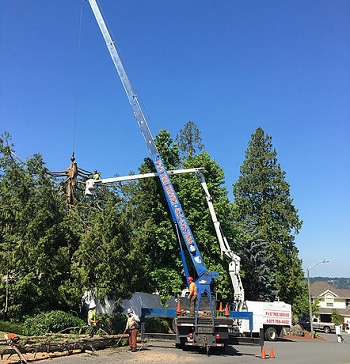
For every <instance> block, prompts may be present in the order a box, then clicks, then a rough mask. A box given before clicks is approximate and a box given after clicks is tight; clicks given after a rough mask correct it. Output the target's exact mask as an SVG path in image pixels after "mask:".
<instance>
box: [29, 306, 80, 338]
mask: <svg viewBox="0 0 350 364" xmlns="http://www.w3.org/2000/svg"><path fill="white" fill-rule="evenodd" d="M85 325H86V322H85V321H83V320H81V319H79V318H78V317H75V316H73V315H72V314H70V313H67V312H63V311H49V312H42V313H39V314H38V315H36V316H33V317H28V318H27V319H26V320H25V321H24V325H23V326H24V330H23V331H24V334H25V335H35V336H37V335H44V334H46V333H55V332H60V331H62V330H64V329H67V328H69V327H82V326H85Z"/></svg>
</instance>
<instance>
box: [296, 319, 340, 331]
mask: <svg viewBox="0 0 350 364" xmlns="http://www.w3.org/2000/svg"><path fill="white" fill-rule="evenodd" d="M299 324H300V325H301V326H302V327H303V328H304V329H305V330H308V331H310V330H311V325H310V320H305V321H300V322H299ZM312 326H313V329H314V330H317V331H323V332H324V333H326V334H329V333H330V332H332V331H335V324H333V323H332V322H322V321H321V320H320V319H319V318H318V317H314V318H313V321H312Z"/></svg>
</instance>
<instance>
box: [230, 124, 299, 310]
mask: <svg viewBox="0 0 350 364" xmlns="http://www.w3.org/2000/svg"><path fill="white" fill-rule="evenodd" d="M240 170H241V175H240V176H239V179H238V181H237V182H236V183H235V184H234V185H233V194H234V203H235V219H236V221H237V222H238V223H242V222H244V221H245V220H246V219H247V218H250V219H253V220H254V221H255V222H256V229H257V232H258V233H259V237H260V238H261V239H263V241H266V242H267V243H268V245H269V248H270V250H271V258H270V259H269V273H268V272H267V273H266V274H270V275H271V276H274V277H275V282H274V289H275V290H276V291H278V295H279V297H280V298H281V299H284V300H285V301H287V302H288V303H293V300H294V299H295V297H297V296H298V295H300V293H301V290H302V283H301V282H302V280H303V272H302V267H301V260H300V259H299V257H298V249H297V247H296V246H295V242H294V240H295V235H296V234H298V232H299V230H300V228H301V226H302V221H301V220H300V219H299V216H298V210H297V209H296V208H295V207H294V205H293V199H292V198H291V197H290V186H289V184H288V182H286V180H285V172H284V171H283V170H282V169H281V166H280V164H279V163H278V161H277V153H276V150H275V149H273V146H272V138H271V137H270V136H269V135H267V134H265V132H264V131H263V129H262V128H260V127H259V128H257V129H256V131H255V133H254V134H253V135H252V137H251V140H250V141H249V146H248V149H247V151H246V154H245V160H244V162H243V165H242V166H241V169H240ZM242 266H243V269H246V270H248V269H249V268H248V267H247V266H246V265H245V262H242ZM249 274H251V275H254V274H256V273H255V272H249Z"/></svg>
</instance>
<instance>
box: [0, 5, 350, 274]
mask: <svg viewBox="0 0 350 364" xmlns="http://www.w3.org/2000/svg"><path fill="white" fill-rule="evenodd" d="M99 4H100V6H101V8H102V12H103V14H104V16H105V19H106V22H107V23H108V26H109V28H110V30H111V32H112V35H113V38H114V40H115V42H116V45H117V48H118V51H119V52H120V55H121V58H122V60H123V62H124V66H125V68H126V71H127V73H128V75H129V78H130V80H131V84H132V86H133V88H134V90H135V92H136V93H137V95H138V97H139V100H140V102H141V105H142V108H143V111H144V113H145V115H146V118H147V121H148V123H149V125H150V128H151V130H152V133H153V135H155V134H157V133H158V132H159V131H160V130H161V129H167V130H169V131H170V133H171V135H172V137H173V138H175V136H176V134H177V133H178V132H179V130H180V128H183V126H184V125H185V123H186V122H187V121H188V120H192V121H193V122H195V123H196V125H197V126H198V128H199V129H200V131H201V133H202V139H203V142H204V144H205V147H206V150H207V151H208V153H209V154H210V155H211V157H212V158H214V159H215V160H216V161H217V162H218V163H219V165H220V166H221V167H222V168H223V169H224V171H225V183H226V186H227V188H228V190H229V192H230V197H231V198H233V197H232V184H233V183H235V182H236V181H237V178H238V176H239V168H240V166H241V164H242V163H243V160H244V157H245V151H246V149H247V146H248V142H249V140H250V137H251V134H252V133H254V132H255V130H256V128H257V127H259V126H260V127H262V128H263V129H264V131H265V132H266V133H267V134H269V135H270V136H272V142H273V146H274V147H275V148H276V150H277V157H278V161H279V163H280V164H281V167H282V169H283V170H284V171H285V172H286V180H287V182H289V184H290V185H291V197H292V198H293V199H294V205H295V207H296V208H297V209H298V210H299V215H300V218H301V219H302V220H303V221H304V225H303V228H302V230H301V232H300V234H299V235H298V236H297V237H296V245H297V247H298V249H299V252H300V253H299V256H300V258H301V259H302V260H303V268H304V269H305V270H306V268H307V267H310V266H311V265H313V264H314V263H316V262H318V261H320V260H323V259H329V260H330V262H329V263H328V264H320V265H317V266H316V267H315V268H313V269H312V270H311V276H319V275H320V276H333V277H334V276H337V277H350V238H349V236H350V192H349V179H350V163H349V162H350V143H349V136H350V126H349V125H350V124H349V121H350V106H349V105H350V98H349V96H350V67H349V66H350V2H349V1H347V0H329V1H325V0H317V1H316V0H310V1H299V0H293V1H289V0H285V1H280V0H266V1H263V0H261V1H258V0H248V1H235V0H220V1H219V0H217V1H214V0H210V1H209V0H177V1H174V0H169V1H164V0H128V1H118V0H113V1H112V0H100V1H99ZM81 8H82V26H81V41H80V42H79V41H78V39H79V33H80V32H79V29H80V26H79V18H80V12H81ZM0 42H1V43H0V45H1V57H0V81H1V82H0V131H1V133H2V132H3V131H4V130H6V131H8V132H10V134H11V135H12V138H13V142H14V143H15V149H16V152H17V154H18V156H19V157H20V158H23V159H25V158H27V157H28V156H31V155H33V154H34V153H37V152H39V153H41V154H42V155H43V157H44V160H45V161H46V163H47V166H48V168H50V169H51V170H54V171H59V170H64V169H66V168H67V167H68V165H69V162H70V157H71V154H72V151H73V150H74V152H75V156H76V161H77V162H78V165H79V166H81V167H82V168H84V169H88V170H91V171H92V170H94V169H98V170H100V171H101V172H102V176H103V177H105V178H107V177H112V176H113V175H115V174H118V175H127V174H128V173H129V172H130V171H135V172H136V171H137V168H138V166H139V165H140V164H141V162H142V161H143V158H145V157H147V156H148V151H147V148H146V146H145V144H144V141H143V138H142V136H141V133H140V132H139V130H138V127H137V123H136V121H135V119H134V116H133V113H132V110H131V108H130V106H129V104H128V101H127V98H126V95H125V93H124V90H123V88H122V86H121V83H120V81H119V78H118V75H117V73H116V71H115V69H114V66H113V63H112V61H111V59H110V56H109V54H108V52H107V49H106V46H105V44H104V41H103V39H102V36H101V34H100V31H99V29H98V26H97V23H96V21H95V19H94V17H93V14H92V11H91V9H90V6H89V4H88V2H86V1H81V0H50V1H47V0H35V1H32V2H28V1H26V0H16V1H13V0H3V1H2V4H1V9H0ZM79 44H80V45H79ZM78 50H79V51H78ZM77 85H78V87H77Z"/></svg>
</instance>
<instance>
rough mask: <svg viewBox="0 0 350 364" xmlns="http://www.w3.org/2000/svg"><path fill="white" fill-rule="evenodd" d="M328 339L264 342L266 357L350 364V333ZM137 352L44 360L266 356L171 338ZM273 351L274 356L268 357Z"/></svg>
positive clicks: (298, 363) (256, 349)
mask: <svg viewBox="0 0 350 364" xmlns="http://www.w3.org/2000/svg"><path fill="white" fill-rule="evenodd" d="M320 336H321V337H322V338H324V339H325V340H320V339H317V340H306V339H302V338H300V339H296V340H294V339H293V340H278V341H276V342H265V346H264V349H265V352H266V356H267V359H269V360H271V361H273V362H274V363H276V364H279V363H281V364H282V363H283V364H350V335H348V334H345V335H344V342H342V343H338V342H337V336H336V335H335V334H328V335H327V334H320ZM139 348H141V350H139V351H138V352H136V353H132V352H129V351H128V350H127V348H125V347H124V348H117V349H113V348H111V349H107V350H102V351H99V352H96V353H93V354H91V353H90V354H87V353H84V354H78V355H72V356H66V357H60V358H56V359H50V360H44V361H41V363H49V362H50V363H52V364H80V363H84V364H102V363H104V364H112V363H142V364H151V363H179V362H180V363H185V364H186V363H201V364H214V363H215V364H216V363H217V364H221V363H234V362H236V363H244V364H246V363H257V362H259V360H263V359H262V358H260V357H259V355H260V354H261V349H260V346H248V345H237V346H229V347H228V348H227V350H226V352H225V353H220V352H211V353H210V355H209V356H207V355H206V354H205V353H200V352H198V351H197V350H185V351H184V350H181V349H176V348H175V347H174V343H173V342H169V341H148V342H147V343H146V344H145V345H144V346H143V347H141V345H139ZM270 353H274V356H275V358H269V354H270Z"/></svg>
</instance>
